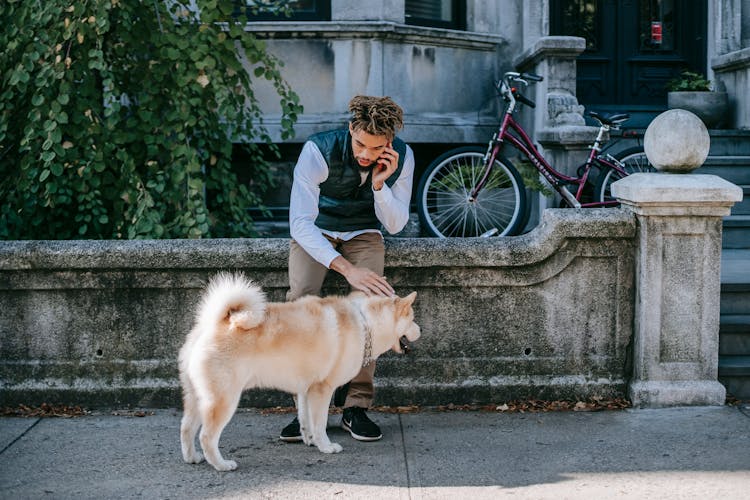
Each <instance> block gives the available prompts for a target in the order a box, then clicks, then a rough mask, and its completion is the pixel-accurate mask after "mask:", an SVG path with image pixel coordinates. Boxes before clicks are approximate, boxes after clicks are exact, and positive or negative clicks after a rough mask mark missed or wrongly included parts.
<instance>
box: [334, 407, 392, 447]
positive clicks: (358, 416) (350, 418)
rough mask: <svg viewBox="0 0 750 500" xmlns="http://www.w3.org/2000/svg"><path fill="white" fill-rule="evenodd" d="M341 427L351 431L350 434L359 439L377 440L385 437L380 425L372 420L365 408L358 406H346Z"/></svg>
mask: <svg viewBox="0 0 750 500" xmlns="http://www.w3.org/2000/svg"><path fill="white" fill-rule="evenodd" d="M341 428H342V429H344V430H345V431H349V434H351V435H352V437H353V438H354V439H356V440H358V441H377V440H378V439H380V438H382V437H383V434H382V433H381V432H380V427H378V425H377V424H376V423H375V422H373V421H372V420H370V418H369V417H368V416H367V413H365V409H364V408H359V407H357V406H352V407H351V408H344V416H343V418H342V419H341Z"/></svg>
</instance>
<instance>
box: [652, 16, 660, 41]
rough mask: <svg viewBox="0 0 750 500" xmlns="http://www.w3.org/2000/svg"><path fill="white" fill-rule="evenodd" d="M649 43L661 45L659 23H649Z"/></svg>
mask: <svg viewBox="0 0 750 500" xmlns="http://www.w3.org/2000/svg"><path fill="white" fill-rule="evenodd" d="M651 43H653V44H654V45H661V22H659V21H652V22H651Z"/></svg>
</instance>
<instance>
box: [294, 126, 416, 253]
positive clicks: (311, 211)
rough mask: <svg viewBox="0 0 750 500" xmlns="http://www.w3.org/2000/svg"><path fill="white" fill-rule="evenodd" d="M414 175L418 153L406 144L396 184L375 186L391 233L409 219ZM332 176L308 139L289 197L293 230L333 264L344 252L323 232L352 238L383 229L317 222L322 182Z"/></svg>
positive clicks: (377, 210)
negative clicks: (347, 228) (344, 228)
mask: <svg viewBox="0 0 750 500" xmlns="http://www.w3.org/2000/svg"><path fill="white" fill-rule="evenodd" d="M413 177H414V153H413V152H412V150H411V148H410V147H409V146H408V145H407V146H406V158H404V165H403V167H402V169H401V174H400V175H399V177H398V179H397V180H396V182H395V183H394V184H393V186H391V187H389V186H388V184H386V183H384V184H383V187H382V188H381V190H380V191H375V190H373V196H374V198H375V216H376V217H377V218H378V220H379V221H380V223H381V224H383V227H384V228H385V229H386V231H388V232H389V233H391V234H395V233H397V232H399V231H401V230H402V229H403V228H404V226H406V223H407V222H408V220H409V202H410V201H411V188H412V179H413ZM326 179H328V164H327V163H326V161H325V159H324V158H323V155H322V154H321V153H320V150H319V149H318V146H316V145H315V144H314V143H313V142H310V141H307V142H306V143H305V145H304V147H303V148H302V153H300V155H299V159H298V160H297V165H295V167H294V180H293V182H292V194H291V199H290V201H289V231H290V233H291V236H292V238H294V240H295V241H296V242H297V243H299V244H300V245H301V246H302V248H304V249H305V251H306V252H307V253H308V254H310V256H311V257H312V258H313V259H315V260H317V261H318V262H320V263H321V264H323V265H324V266H326V267H328V268H330V267H331V261H333V259H335V258H336V257H338V256H339V255H341V254H340V253H339V252H337V251H336V250H335V249H334V248H333V245H331V243H330V242H329V241H328V240H327V239H326V238H325V237H324V236H323V234H324V233H325V234H326V235H328V236H330V237H332V238H335V239H340V240H343V241H348V240H350V239H352V238H354V237H355V236H357V235H359V234H362V233H367V232H376V233H380V231H378V230H377V229H362V230H359V231H346V232H340V231H328V230H325V229H321V228H319V227H317V226H316V225H315V219H317V217H318V201H319V198H320V184H321V183H323V182H325V180H326Z"/></svg>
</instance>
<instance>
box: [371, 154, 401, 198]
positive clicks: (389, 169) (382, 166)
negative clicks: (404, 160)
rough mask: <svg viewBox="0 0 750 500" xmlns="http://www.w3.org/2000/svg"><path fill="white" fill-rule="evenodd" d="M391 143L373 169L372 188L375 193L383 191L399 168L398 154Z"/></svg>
mask: <svg viewBox="0 0 750 500" xmlns="http://www.w3.org/2000/svg"><path fill="white" fill-rule="evenodd" d="M392 146H393V144H391V143H390V142H389V143H388V145H387V146H386V147H385V149H384V150H383V152H382V153H381V154H380V157H379V158H378V161H377V162H376V163H375V166H374V167H372V168H373V169H374V170H373V171H372V188H373V189H374V190H375V191H380V190H381V189H383V184H384V183H385V181H386V179H388V178H389V177H390V176H391V175H393V172H395V171H396V169H397V168H398V152H397V151H396V150H395V149H393V147H392Z"/></svg>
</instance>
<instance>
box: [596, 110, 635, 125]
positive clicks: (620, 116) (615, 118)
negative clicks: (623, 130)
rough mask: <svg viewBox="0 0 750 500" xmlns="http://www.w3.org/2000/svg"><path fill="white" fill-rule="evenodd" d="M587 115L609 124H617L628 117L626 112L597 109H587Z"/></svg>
mask: <svg viewBox="0 0 750 500" xmlns="http://www.w3.org/2000/svg"><path fill="white" fill-rule="evenodd" d="M589 116H590V117H591V118H594V119H596V120H599V123H601V124H603V125H609V126H613V125H619V124H621V123H623V122H626V121H628V119H629V118H630V115H629V114H628V113H604V112H602V113H599V112H597V111H589Z"/></svg>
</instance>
